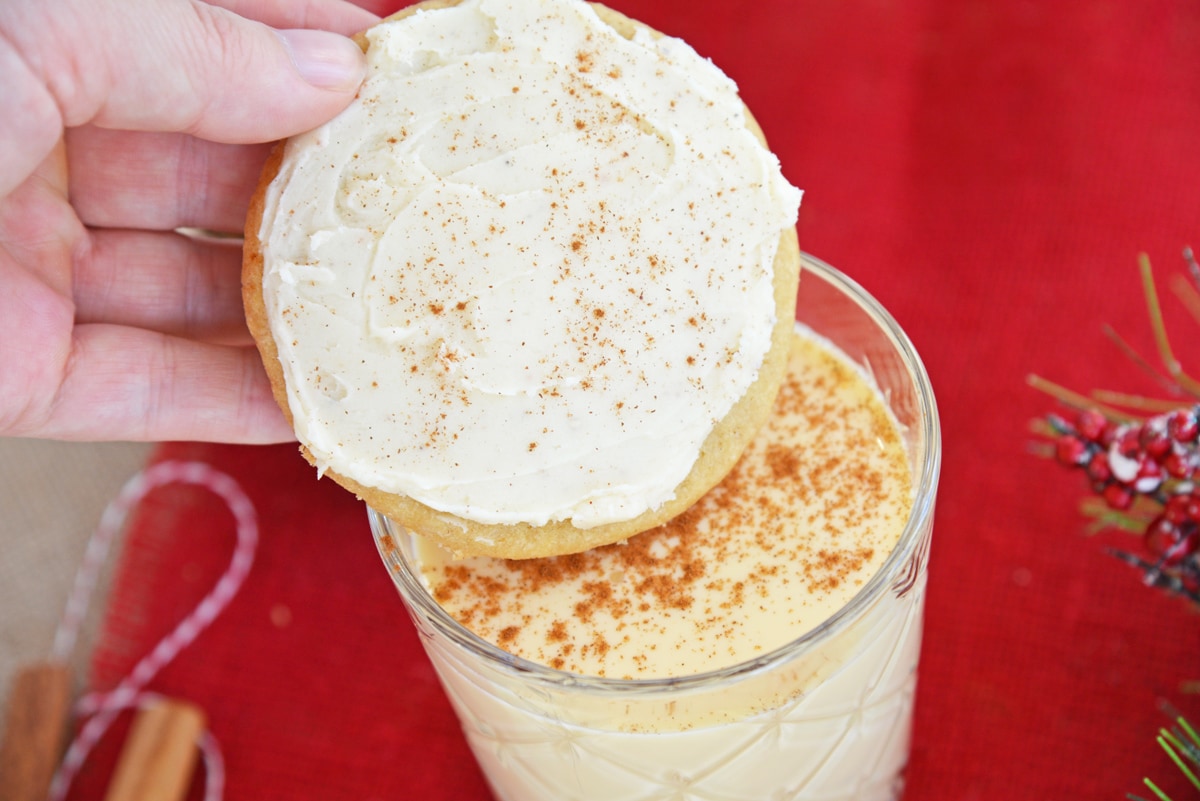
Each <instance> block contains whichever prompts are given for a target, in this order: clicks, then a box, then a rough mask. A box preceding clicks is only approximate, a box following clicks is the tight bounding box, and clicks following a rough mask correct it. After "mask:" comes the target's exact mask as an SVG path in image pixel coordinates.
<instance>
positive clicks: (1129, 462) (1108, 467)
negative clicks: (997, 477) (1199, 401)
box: [1049, 405, 1200, 603]
mask: <svg viewBox="0 0 1200 801" xmlns="http://www.w3.org/2000/svg"><path fill="white" fill-rule="evenodd" d="M1049 422H1050V425H1051V427H1052V429H1053V430H1054V433H1055V443H1054V449H1055V457H1056V458H1057V460H1058V461H1059V462H1061V463H1062V464H1064V465H1066V466H1068V467H1072V468H1082V469H1083V471H1084V472H1085V473H1086V474H1087V477H1088V480H1089V482H1090V483H1091V487H1092V490H1093V491H1094V492H1095V493H1096V494H1097V495H1099V496H1100V497H1102V498H1104V500H1105V502H1106V503H1107V504H1108V506H1109V507H1110V508H1112V509H1113V510H1115V511H1116V512H1117V513H1120V514H1121V515H1124V516H1126V517H1128V518H1129V519H1130V520H1140V521H1148V522H1145V523H1144V525H1145V527H1144V529H1142V531H1143V533H1142V542H1143V546H1144V548H1145V550H1146V552H1147V553H1148V555H1149V557H1150V558H1149V559H1143V558H1142V557H1140V556H1137V555H1135V554H1130V553H1126V552H1122V551H1115V552H1114V553H1115V555H1117V556H1118V557H1120V558H1121V559H1122V560H1123V561H1125V562H1127V563H1129V564H1132V565H1134V566H1135V567H1138V568H1139V569H1141V570H1142V572H1143V575H1144V576H1145V578H1146V581H1147V583H1151V584H1155V585H1157V586H1161V587H1165V588H1167V589H1169V590H1172V591H1174V592H1177V593H1180V594H1182V595H1184V596H1186V597H1189V598H1191V599H1192V600H1193V601H1195V602H1197V603H1200V486H1198V485H1200V405H1197V406H1192V407H1188V408H1182V409H1176V410H1174V411H1171V412H1168V413H1166V414H1161V415H1157V416H1155V417H1151V418H1150V419H1148V420H1145V421H1143V422H1140V423H1131V422H1116V421H1113V420H1110V419H1108V418H1107V417H1106V416H1105V415H1104V414H1103V413H1102V412H1100V411H1099V410H1096V409H1084V410H1082V411H1079V412H1077V413H1076V414H1075V415H1074V416H1073V417H1072V418H1070V419H1068V418H1065V417H1060V416H1057V415H1051V416H1050V417H1049Z"/></svg>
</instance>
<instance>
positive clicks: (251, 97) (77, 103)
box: [0, 0, 364, 152]
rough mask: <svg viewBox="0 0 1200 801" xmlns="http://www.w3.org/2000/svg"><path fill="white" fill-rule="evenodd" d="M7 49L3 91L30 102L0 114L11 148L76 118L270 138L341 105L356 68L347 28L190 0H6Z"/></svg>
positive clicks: (221, 136) (2, 39)
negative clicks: (18, 117) (298, 24)
mask: <svg viewBox="0 0 1200 801" xmlns="http://www.w3.org/2000/svg"><path fill="white" fill-rule="evenodd" d="M318 2H319V0H318ZM247 5H252V3H248V4H247ZM6 40H7V41H6ZM5 45H7V48H6V47H5ZM6 51H7V52H6ZM6 58H7V59H8V61H9V62H11V66H12V67H13V69H12V70H7V69H6V70H5V71H6V72H7V73H8V74H9V75H11V76H13V78H14V81H15V84H10V85H9V86H8V87H4V88H0V96H12V98H13V99H14V102H18V107H20V108H23V109H25V110H28V111H31V112H37V113H31V114H28V115H26V119H25V121H24V122H23V124H21V125H15V124H14V123H13V122H12V120H9V122H8V124H6V123H5V122H4V121H3V118H0V134H5V136H4V139H5V140H9V141H10V142H12V140H15V144H16V145H17V147H16V150H17V151H18V152H19V151H21V150H23V149H30V148H33V149H37V148H36V145H37V143H39V142H40V143H44V142H46V141H50V142H53V141H56V140H57V139H58V136H59V135H60V134H61V132H62V129H63V128H64V127H69V126H74V125H82V124H84V123H94V124H96V125H100V126H103V127H108V128H122V129H130V130H143V131H172V132H183V133H190V134H194V135H196V136H199V137H202V138H206V139H212V140H215V141H220V142H264V141H270V140H273V139H279V138H282V137H284V136H290V135H292V134H295V133H298V132H300V131H303V130H307V129H309V128H313V127H315V126H317V125H319V124H321V123H322V122H324V121H325V120H327V119H328V118H330V117H332V116H333V115H334V114H336V113H337V112H338V111H340V110H341V109H342V108H343V107H344V106H345V105H346V104H347V103H349V102H350V100H351V98H352V97H353V96H354V93H355V91H356V90H357V88H358V85H359V83H360V82H361V80H362V76H363V71H364V60H363V55H362V52H361V50H360V49H359V48H358V46H357V45H356V44H355V43H354V42H353V41H352V40H351V39H349V38H347V37H344V36H341V35H339V34H335V33H330V32H328V31H319V30H285V31H277V30H275V29H273V28H270V27H268V26H267V25H264V24H262V23H260V22H255V21H253V20H249V19H246V18H244V17H241V16H239V15H237V14H235V13H233V12H231V11H227V10H225V9H223V8H218V7H216V6H212V5H209V4H207V3H203V2H199V0H99V1H98V2H95V1H94V0H64V1H62V2H53V3H50V2H45V0H8V6H7V8H6V10H5V13H4V14H2V15H0V62H4V61H5V59H6ZM4 116H5V117H9V116H11V115H4ZM6 129H7V130H6ZM22 140H26V141H25V144H26V145H27V146H26V147H25V148H22V147H21V145H22ZM33 140H36V141H33ZM31 141H32V142H33V143H32V144H31Z"/></svg>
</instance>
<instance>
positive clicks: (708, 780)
mask: <svg viewBox="0 0 1200 801" xmlns="http://www.w3.org/2000/svg"><path fill="white" fill-rule="evenodd" d="M802 286H803V291H802V293H801V297H802V299H804V298H805V297H806V293H807V297H808V298H809V299H810V300H811V301H812V305H811V307H805V306H804V305H803V304H802V308H801V311H800V317H801V319H802V320H803V321H804V322H805V323H806V324H808V325H811V326H813V328H815V329H816V330H817V331H818V332H819V335H816V336H814V335H813V334H812V332H811V331H810V330H808V329H803V333H801V334H798V336H797V339H796V342H795V344H794V347H793V354H792V359H791V363H790V366H789V378H788V380H787V382H786V383H785V386H784V388H783V390H782V391H781V394H780V398H779V401H778V403H777V408H776V411H775V415H774V417H773V419H772V421H771V422H770V423H769V424H768V426H767V428H766V429H764V430H763V431H762V432H761V433H760V435H759V436H758V438H757V439H756V440H755V441H754V443H753V445H752V446H751V447H750V449H749V450H748V451H747V452H746V454H745V455H744V456H743V459H742V461H741V462H740V463H739V465H738V466H737V468H735V470H734V472H733V473H732V474H731V475H730V476H729V477H728V478H727V479H726V481H725V482H724V483H722V484H721V485H719V486H718V487H717V488H715V489H714V490H712V491H710V492H709V494H708V495H706V496H705V497H704V498H703V499H702V500H701V501H700V502H699V503H697V504H696V505H695V506H694V507H693V508H692V509H691V510H690V511H689V512H687V513H686V514H684V515H683V516H681V517H680V518H677V519H676V520H674V521H672V522H671V523H670V524H668V525H666V526H663V527H661V528H659V529H656V530H654V531H651V532H647V533H646V534H643V535H640V536H638V537H635V538H633V539H631V540H630V541H628V542H627V543H625V544H623V545H614V546H607V547H605V548H601V549H597V550H594V551H590V552H586V553H583V554H578V555H574V556H568V557H559V558H556V559H551V560H533V561H522V562H503V561H499V560H488V559H471V560H465V561H454V560H452V559H450V558H449V557H448V556H446V555H445V554H441V553H439V552H437V551H436V550H434V549H431V548H430V547H429V546H427V545H426V544H425V543H424V542H423V541H421V540H420V539H419V538H414V537H413V536H411V535H409V534H407V533H406V532H404V531H402V530H398V529H394V528H392V527H391V526H390V523H389V521H387V520H386V519H383V518H381V517H379V516H377V515H373V524H374V526H375V530H376V534H377V541H378V543H379V545H380V550H381V553H382V554H383V556H384V559H385V562H387V564H388V565H389V567H390V568H391V571H392V575H393V578H394V579H395V580H396V583H397V586H398V587H399V588H400V590H401V593H402V595H403V597H404V598H405V600H406V602H407V604H408V606H409V609H410V612H411V613H412V616H413V619H414V620H415V622H416V623H417V626H418V628H419V630H420V631H421V632H422V634H423V635H424V636H423V640H424V643H425V646H426V649H427V651H428V653H429V655H430V657H431V659H432V660H433V662H434V664H435V666H436V667H437V670H438V673H439V676H440V678H441V680H442V683H443V686H444V687H445V689H446V692H447V694H448V696H449V697H450V699H451V701H452V703H453V704H454V706H455V709H456V711H457V712H458V714H459V716H460V718H461V720H462V723H463V728H464V731H465V733H466V736H467V738H468V740H469V742H470V744H471V747H472V749H473V750H474V753H475V755H476V757H477V758H478V760H479V762H480V764H481V766H482V767H483V769H484V772H485V774H486V776H487V777H488V780H489V782H490V783H491V786H492V788H493V790H494V791H495V793H496V795H497V797H498V798H500V799H505V800H506V801H518V799H519V800H520V801H530V800H534V799H547V801H549V799H555V800H556V801H559V800H562V799H578V801H599V800H600V799H643V798H644V799H654V798H677V799H695V800H696V801H700V800H701V799H746V801H751V800H752V799H753V800H757V799H847V801H849V800H850V799H855V800H856V801H864V800H865V801H876V800H880V801H881V800H882V799H892V798H896V797H898V796H899V793H900V789H901V782H902V775H903V766H904V764H905V762H906V759H907V754H908V736H909V726H910V721H911V711H912V700H913V693H914V688H915V681H916V665H917V658H918V652H919V648H920V640H921V613H922V607H923V598H924V583H925V559H926V553H927V546H928V537H929V533H930V525H931V517H932V505H933V495H934V490H935V484H936V476H937V465H938V454H939V447H940V446H939V444H938V440H937V437H938V435H937V425H936V411H935V410H934V408H933V405H932V395H931V393H930V391H929V387H928V383H927V379H926V378H925V376H924V373H923V370H922V369H921V368H920V364H919V361H917V360H916V356H915V354H914V353H912V351H911V347H910V346H909V345H908V343H907V340H905V339H904V338H903V335H902V334H901V333H900V332H899V330H898V329H897V328H895V325H894V323H893V322H891V320H890V318H888V317H887V316H886V313H885V312H883V311H882V309H879V308H878V307H877V306H876V305H875V304H874V302H873V301H872V300H871V299H870V298H869V297H867V296H865V295H864V294H863V293H862V292H861V290H859V289H858V288H857V287H856V286H854V285H853V284H851V283H850V282H848V281H847V280H846V279H845V278H844V277H843V276H841V275H840V274H838V273H837V272H836V271H834V270H832V268H828V267H826V266H825V265H822V264H820V263H819V262H816V261H815V260H808V261H806V263H805V277H804V279H803V283H802ZM808 315H811V316H812V319H811V320H809V319H805V318H806V316H808ZM825 336H828V337H830V339H833V340H834V341H835V342H836V347H834V346H833V345H832V344H831V343H830V342H828V341H827V340H825V339H824V337H825Z"/></svg>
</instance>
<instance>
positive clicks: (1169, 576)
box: [1029, 248, 1200, 607]
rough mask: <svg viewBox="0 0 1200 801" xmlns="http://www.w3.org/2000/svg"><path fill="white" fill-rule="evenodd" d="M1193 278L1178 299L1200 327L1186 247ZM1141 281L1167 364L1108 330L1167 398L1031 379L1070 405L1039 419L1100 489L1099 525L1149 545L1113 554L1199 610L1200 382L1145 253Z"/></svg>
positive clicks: (1093, 514)
mask: <svg viewBox="0 0 1200 801" xmlns="http://www.w3.org/2000/svg"><path fill="white" fill-rule="evenodd" d="M1184 261H1185V263H1186V265H1187V277H1186V278H1184V277H1182V276H1178V277H1177V278H1178V279H1179V280H1176V281H1174V282H1173V283H1172V290H1173V291H1174V293H1175V295H1176V297H1177V298H1178V299H1179V300H1180V302H1181V303H1182V304H1183V305H1184V307H1185V308H1186V309H1187V310H1188V311H1189V313H1190V314H1191V316H1192V317H1193V319H1194V320H1195V321H1196V323H1197V325H1200V265H1197V263H1196V259H1195V257H1194V255H1193V254H1192V251H1191V249H1190V248H1188V249H1186V250H1184ZM1140 267H1141V277H1142V288H1143V292H1144V294H1145V298H1146V307H1147V311H1148V313H1149V317H1150V324H1151V326H1152V328H1153V332H1154V337H1155V343H1156V348H1157V351H1158V358H1159V361H1160V362H1161V365H1162V367H1161V369H1159V368H1155V367H1154V366H1153V365H1152V364H1151V362H1150V361H1149V360H1147V359H1145V358H1143V357H1142V356H1141V355H1140V354H1138V353H1137V352H1136V351H1135V350H1134V349H1133V348H1132V347H1131V346H1129V345H1128V344H1127V343H1126V342H1125V341H1124V340H1122V339H1121V338H1120V337H1119V336H1118V335H1117V334H1116V333H1115V332H1114V331H1112V330H1111V329H1106V334H1107V335H1108V336H1109V337H1110V338H1111V339H1112V340H1113V341H1114V342H1115V343H1116V344H1117V346H1118V347H1119V348H1120V349H1121V351H1122V352H1123V353H1125V354H1126V355H1127V356H1128V357H1129V358H1131V359H1132V360H1133V361H1134V362H1135V363H1136V364H1138V365H1139V366H1141V367H1142V368H1143V369H1145V370H1146V371H1147V372H1149V373H1150V374H1151V375H1152V376H1153V377H1154V379H1155V380H1156V381H1157V382H1158V383H1159V385H1160V386H1162V387H1163V390H1164V394H1166V395H1168V396H1169V397H1168V398H1167V399H1157V398H1148V397H1142V396H1135V395H1128V394H1125V393H1118V392H1112V391H1108V390H1095V391H1093V392H1091V393H1090V394H1088V395H1081V394H1078V393H1075V392H1072V391H1070V390H1068V389H1066V388H1064V387H1061V386H1058V385H1057V384H1054V383H1052V382H1050V381H1047V380H1046V379H1044V378H1040V377H1038V376H1031V377H1030V379H1029V381H1030V383H1031V384H1032V385H1033V386H1035V387H1037V388H1038V389H1040V390H1042V391H1044V392H1046V393H1047V394H1049V395H1051V396H1052V397H1054V398H1056V399H1058V400H1059V401H1061V402H1062V403H1063V404H1064V405H1065V406H1066V407H1068V409H1069V411H1068V412H1066V413H1063V414H1058V413H1053V414H1048V415H1047V416H1046V418H1045V419H1044V420H1040V421H1038V424H1037V425H1036V428H1037V430H1038V431H1039V433H1041V434H1043V435H1045V436H1046V437H1047V438H1048V439H1049V441H1050V445H1051V446H1052V447H1051V448H1049V449H1048V450H1050V452H1051V453H1052V454H1053V456H1054V457H1055V458H1056V459H1057V460H1058V461H1059V462H1060V463H1062V464H1064V465H1066V466H1068V467H1070V468H1073V469H1076V470H1080V471H1082V472H1083V473H1084V474H1085V475H1086V477H1087V480H1088V482H1089V486H1090V488H1091V490H1092V493H1093V495H1092V496H1091V497H1089V498H1088V499H1086V500H1085V501H1084V503H1083V504H1082V511H1083V512H1084V514H1085V515H1086V516H1087V517H1088V518H1089V519H1090V520H1091V521H1092V524H1091V527H1092V529H1093V530H1099V529H1116V530H1120V531H1125V532H1129V533H1131V534H1135V535H1137V536H1139V537H1140V539H1141V546H1140V547H1139V548H1137V549H1136V550H1135V549H1125V548H1110V549H1109V552H1110V553H1111V554H1113V555H1114V556H1115V557H1117V558H1118V559H1120V560H1121V561H1123V562H1125V563H1126V564H1128V565H1130V566H1132V567H1134V568H1136V569H1137V570H1138V571H1139V572H1140V573H1141V575H1142V578H1143V580H1144V582H1145V583H1146V584H1148V585H1150V586H1153V587H1158V588H1160V589H1162V590H1164V591H1166V592H1168V593H1171V594H1173V595H1177V596H1180V597H1182V598H1185V599H1187V600H1189V601H1191V602H1192V603H1194V604H1196V605H1197V606H1198V607H1200V381H1197V380H1196V379H1193V378H1192V377H1191V376H1189V375H1188V374H1187V373H1186V372H1185V371H1184V369H1183V367H1182V365H1181V363H1180V361H1179V360H1178V359H1177V358H1176V356H1175V353H1174V351H1173V350H1172V348H1171V343H1170V339H1169V338H1168V336H1167V332H1166V325H1165V323H1164V321H1163V315H1162V308H1161V306H1160V304H1159V299H1158V290H1157V287H1156V285H1155V281H1154V275H1153V272H1152V270H1151V267H1150V260H1149V258H1148V257H1146V256H1145V255H1144V254H1143V255H1142V257H1141V259H1140Z"/></svg>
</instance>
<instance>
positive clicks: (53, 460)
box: [0, 438, 153, 734]
mask: <svg viewBox="0 0 1200 801" xmlns="http://www.w3.org/2000/svg"><path fill="white" fill-rule="evenodd" d="M151 447H153V446H151V445H148V444H144V443H74V442H48V441H43V440H32V439H3V438H0V699H7V697H8V689H9V684H10V680H11V678H12V674H13V672H14V670H15V669H16V667H17V666H18V665H20V664H24V663H25V662H29V661H33V660H39V659H45V658H46V657H48V656H49V654H50V649H51V645H52V643H53V639H54V632H55V629H56V627H57V626H58V621H59V618H60V617H61V615H62V611H63V606H64V604H65V603H66V598H67V594H68V592H69V591H70V587H71V583H72V581H73V580H74V578H75V571H76V568H77V567H78V566H79V562H80V559H81V558H82V556H83V551H84V548H85V547H86V546H87V541H88V538H89V537H90V536H91V534H92V532H93V531H94V530H95V528H96V525H97V524H98V523H99V521H100V514H101V512H103V510H104V507H105V506H106V505H107V504H108V502H109V501H110V500H111V499H112V498H113V497H114V496H115V495H116V493H117V491H118V490H119V489H120V488H121V485H122V484H124V483H125V481H126V480H127V479H128V478H129V477H130V476H132V475H133V474H134V473H136V472H137V471H138V470H139V469H140V468H141V467H142V465H143V464H144V463H145V461H146V458H147V456H148V455H149V452H150V449H151ZM119 547H120V546H119V542H118V543H117V544H116V546H115V548H119ZM116 555H117V554H116V550H115V549H114V552H113V553H112V554H111V555H110V560H109V561H110V562H111V561H112V557H115V556H116ZM108 573H111V570H109V571H106V575H107V574H108ZM105 584H106V582H104V581H102V582H101V585H100V586H99V587H98V589H97V594H96V598H95V599H94V601H93V604H92V607H91V614H90V616H89V620H88V626H86V627H85V632H84V636H83V637H82V639H81V642H80V646H79V647H78V648H77V649H76V653H75V654H74V658H73V660H72V661H73V664H74V665H75V666H76V671H75V675H76V680H77V681H79V680H80V679H82V678H83V677H84V670H85V669H86V657H87V650H88V645H89V644H90V643H89V640H90V637H89V636H88V632H89V631H90V630H92V629H94V628H95V626H96V624H97V623H98V621H99V614H98V612H99V611H100V609H101V608H102V606H103V595H104V591H105ZM3 725H4V724H3V718H2V716H0V726H3ZM0 734H2V732H0Z"/></svg>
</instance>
